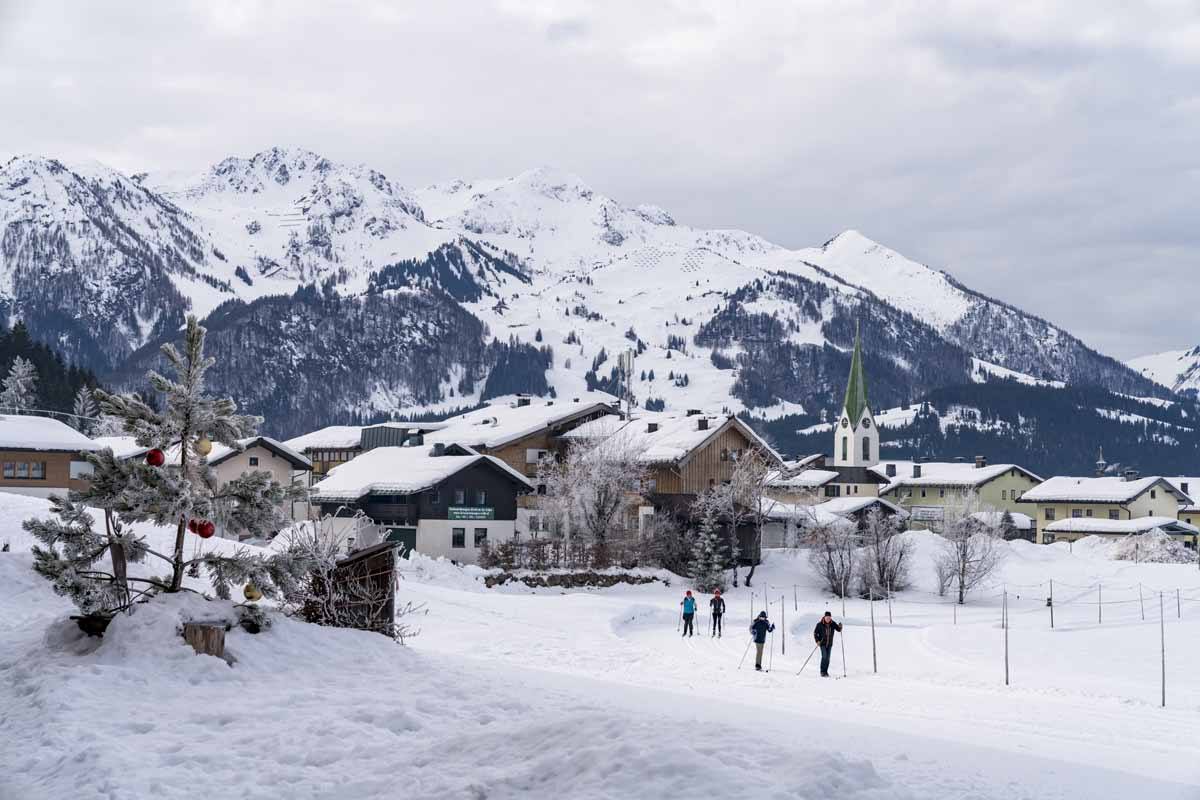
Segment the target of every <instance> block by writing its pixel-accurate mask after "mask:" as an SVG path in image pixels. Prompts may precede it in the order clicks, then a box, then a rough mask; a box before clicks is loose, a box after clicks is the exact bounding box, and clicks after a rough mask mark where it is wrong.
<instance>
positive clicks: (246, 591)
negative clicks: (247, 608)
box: [242, 583, 263, 603]
mask: <svg viewBox="0 0 1200 800" xmlns="http://www.w3.org/2000/svg"><path fill="white" fill-rule="evenodd" d="M242 596H243V597H245V598H246V599H247V600H249V601H250V602H251V603H257V602H258V601H259V600H262V596H263V595H262V592H260V591H259V590H258V587H257V586H255V585H254V584H253V583H247V584H246V585H245V586H243V587H242Z"/></svg>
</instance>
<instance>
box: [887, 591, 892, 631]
mask: <svg viewBox="0 0 1200 800" xmlns="http://www.w3.org/2000/svg"><path fill="white" fill-rule="evenodd" d="M891 624H892V582H891V581H888V625H891Z"/></svg>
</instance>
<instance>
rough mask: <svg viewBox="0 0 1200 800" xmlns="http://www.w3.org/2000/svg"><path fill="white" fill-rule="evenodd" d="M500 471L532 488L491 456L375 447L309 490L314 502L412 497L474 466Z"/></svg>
mask: <svg viewBox="0 0 1200 800" xmlns="http://www.w3.org/2000/svg"><path fill="white" fill-rule="evenodd" d="M479 463H483V464H487V465H488V466H490V467H492V468H494V469H497V470H500V471H501V472H502V473H504V474H505V475H506V476H508V477H509V478H510V479H511V480H512V481H513V483H516V484H518V485H519V486H520V487H521V488H522V489H532V488H533V485H532V484H531V483H530V482H529V480H528V479H526V478H525V476H524V475H522V474H521V473H519V472H517V471H516V470H514V469H513V468H512V467H510V466H508V465H507V464H505V463H504V462H503V461H501V460H500V459H498V458H496V457H495V456H485V455H481V454H479V453H476V452H475V451H474V450H471V449H470V448H456V449H454V450H452V451H451V452H450V453H448V454H446V455H440V456H435V455H432V448H430V447H376V448H375V449H374V450H369V451H367V452H366V453H363V454H362V455H361V456H358V457H357V458H354V459H352V460H350V461H347V462H346V463H344V464H339V465H338V466H336V467H334V468H333V469H332V470H330V471H329V475H328V476H327V477H326V478H325V479H324V480H322V481H319V482H318V483H317V484H316V485H314V486H313V487H312V499H313V500H314V501H315V502H337V501H345V500H357V499H358V498H360V497H363V496H365V495H368V494H372V493H375V494H412V493H415V492H420V491H423V490H425V489H429V488H432V487H434V486H436V485H437V484H439V483H441V482H442V481H444V480H446V479H447V478H449V477H451V476H452V475H455V474H457V473H459V472H461V471H462V470H464V469H467V468H468V467H471V466H474V465H475V464H479Z"/></svg>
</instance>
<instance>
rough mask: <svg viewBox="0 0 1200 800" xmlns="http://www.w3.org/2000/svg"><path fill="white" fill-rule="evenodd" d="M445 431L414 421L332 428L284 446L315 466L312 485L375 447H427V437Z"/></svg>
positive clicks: (436, 425)
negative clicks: (429, 434)
mask: <svg viewBox="0 0 1200 800" xmlns="http://www.w3.org/2000/svg"><path fill="white" fill-rule="evenodd" d="M443 427H445V423H441V422H412V421H396V422H381V423H378V424H376V425H330V426H328V427H325V428H321V429H320V430H316V431H312V432H311V433H306V434H304V435H302V436H297V437H295V438H292V439H288V440H287V441H286V442H284V443H283V444H284V445H285V446H286V447H288V448H289V449H290V450H293V451H294V452H296V453H300V454H301V455H303V456H304V457H305V458H307V459H308V460H309V461H310V462H311V463H312V470H311V472H312V481H313V482H314V483H315V482H317V481H319V480H321V479H322V478H324V477H325V476H326V475H328V474H329V471H330V470H331V469H333V468H334V467H336V466H337V465H339V464H345V463H346V462H347V461H350V460H351V459H353V458H354V457H356V456H358V455H361V454H362V453H365V452H366V451H368V450H370V449H371V448H373V447H385V446H397V445H405V444H410V443H412V444H424V437H425V435H426V434H428V433H430V432H431V431H436V430H440V429H441V428H443Z"/></svg>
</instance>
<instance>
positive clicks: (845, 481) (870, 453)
mask: <svg viewBox="0 0 1200 800" xmlns="http://www.w3.org/2000/svg"><path fill="white" fill-rule="evenodd" d="M878 464H879V427H878V426H877V425H876V424H875V416H874V414H872V413H871V403H870V401H869V400H868V399H867V376H866V371H865V370H864V369H863V359H862V339H861V337H860V336H859V334H858V331H857V330H856V331H855V332H854V353H853V355H851V357H850V377H849V378H848V379H847V381H846V399H845V400H844V401H843V403H842V413H841V416H839V417H838V420H837V422H836V423H835V424H834V427H833V469H832V471H833V472H836V473H837V477H835V478H833V479H832V480H830V481H829V482H828V483H826V484H825V495H826V496H827V497H847V496H849V497H855V496H858V497H863V496H866V497H874V496H877V495H878V494H879V487H880V486H882V485H885V484H887V482H888V481H887V479H886V478H884V477H883V476H881V475H880V474H879V473H878V472H876V471H875V470H874V469H872V467H875V466H877V465H878ZM826 469H828V467H826Z"/></svg>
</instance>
